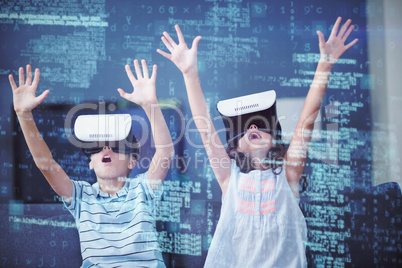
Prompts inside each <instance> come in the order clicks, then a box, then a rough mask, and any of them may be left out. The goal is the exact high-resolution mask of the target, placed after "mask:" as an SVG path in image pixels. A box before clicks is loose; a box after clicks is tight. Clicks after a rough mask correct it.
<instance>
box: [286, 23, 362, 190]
mask: <svg viewBox="0 0 402 268" xmlns="http://www.w3.org/2000/svg"><path fill="white" fill-rule="evenodd" d="M341 21H342V18H341V17H339V18H338V19H337V20H336V22H335V25H334V27H333V29H332V31H331V35H330V36H329V38H328V41H327V42H325V39H324V35H323V34H322V32H320V31H317V35H318V40H319V47H320V54H321V58H320V61H319V62H318V65H317V70H316V72H315V76H314V80H313V83H312V84H311V87H310V90H309V92H308V94H307V97H306V101H305V102H304V106H303V110H302V112H301V115H300V118H299V122H298V123H297V126H296V130H295V132H294V134H293V137H292V140H291V142H290V145H289V149H288V151H287V153H286V156H285V170H286V177H287V180H288V183H289V185H290V187H291V189H292V191H293V193H294V195H295V196H296V197H299V181H300V176H301V174H302V172H303V169H304V164H305V162H306V158H307V153H308V149H309V142H310V141H311V131H312V130H313V128H314V121H315V119H316V118H317V115H318V112H319V110H320V107H321V104H322V101H323V98H324V95H325V91H326V89H327V84H328V80H329V76H330V74H331V69H332V66H333V65H334V64H335V62H336V61H337V60H338V59H339V58H340V57H341V55H342V54H343V53H344V52H345V51H346V50H348V49H349V48H350V47H352V46H353V45H354V44H356V43H357V41H358V39H357V38H356V39H354V40H353V41H352V42H350V43H349V44H347V45H345V41H346V39H347V38H348V36H349V35H350V33H351V32H352V31H353V28H354V26H353V25H350V24H351V22H352V21H351V20H350V19H349V20H347V21H346V23H345V24H344V25H343V26H342V28H341V29H340V30H339V26H340V23H341ZM338 30H339V32H338Z"/></svg>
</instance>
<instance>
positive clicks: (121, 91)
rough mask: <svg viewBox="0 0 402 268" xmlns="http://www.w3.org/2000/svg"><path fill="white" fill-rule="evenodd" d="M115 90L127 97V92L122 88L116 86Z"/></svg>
mask: <svg viewBox="0 0 402 268" xmlns="http://www.w3.org/2000/svg"><path fill="white" fill-rule="evenodd" d="M117 91H118V92H119V94H120V96H121V97H123V98H125V99H127V93H126V92H125V91H124V90H123V89H121V88H118V89H117Z"/></svg>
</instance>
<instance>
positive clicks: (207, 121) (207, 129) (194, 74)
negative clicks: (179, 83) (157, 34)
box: [157, 25, 231, 196]
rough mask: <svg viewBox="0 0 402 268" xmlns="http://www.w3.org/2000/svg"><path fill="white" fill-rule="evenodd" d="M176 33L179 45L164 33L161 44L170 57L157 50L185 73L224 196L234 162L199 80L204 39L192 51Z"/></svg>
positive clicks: (200, 130) (194, 113)
mask: <svg viewBox="0 0 402 268" xmlns="http://www.w3.org/2000/svg"><path fill="white" fill-rule="evenodd" d="M175 29H176V33H177V36H178V39H179V43H178V44H176V42H175V41H174V40H173V39H172V38H171V37H170V35H169V34H168V33H167V32H164V33H163V35H164V36H162V42H163V43H164V44H165V46H166V48H167V49H168V50H169V51H170V54H169V53H166V52H164V51H162V50H160V49H158V50H157V52H158V53H159V54H161V55H162V56H164V57H165V58H167V59H169V60H171V61H172V62H173V63H174V64H175V65H176V66H177V67H178V68H179V69H180V71H181V72H182V73H183V77H184V82H185V84H186V89H187V96H188V100H189V104H190V108H191V113H192V115H193V119H194V122H195V124H196V126H197V129H198V131H199V132H200V134H201V139H202V142H203V144H204V147H205V150H206V152H207V154H208V158H209V160H210V163H211V167H212V170H213V171H214V174H215V176H216V178H217V180H218V183H219V185H220V187H221V189H222V195H223V196H225V193H226V189H227V185H228V182H229V177H230V167H231V161H230V158H229V156H228V155H227V153H226V150H225V148H224V146H223V145H222V141H221V140H220V138H219V136H218V133H217V131H216V130H215V127H214V125H213V123H212V120H211V118H210V115H209V113H208V108H207V104H206V101H205V97H204V94H203V92H202V89H201V84H200V79H199V77H198V69H197V48H198V42H199V41H200V39H201V36H197V37H196V38H195V39H194V40H193V44H192V47H191V49H189V48H188V47H187V45H186V42H185V41H184V37H183V34H182V32H181V30H180V27H179V26H178V25H176V26H175Z"/></svg>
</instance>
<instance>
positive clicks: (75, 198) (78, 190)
mask: <svg viewBox="0 0 402 268" xmlns="http://www.w3.org/2000/svg"><path fill="white" fill-rule="evenodd" d="M71 182H72V183H73V193H72V195H71V204H70V205H69V204H68V203H67V202H65V201H64V200H63V203H64V206H65V207H66V208H67V209H68V211H70V213H71V214H72V215H73V217H74V219H75V221H76V222H78V221H79V215H80V212H81V200H82V191H83V187H85V186H86V185H85V184H88V185H89V186H90V184H89V183H87V182H84V181H74V180H72V181H71Z"/></svg>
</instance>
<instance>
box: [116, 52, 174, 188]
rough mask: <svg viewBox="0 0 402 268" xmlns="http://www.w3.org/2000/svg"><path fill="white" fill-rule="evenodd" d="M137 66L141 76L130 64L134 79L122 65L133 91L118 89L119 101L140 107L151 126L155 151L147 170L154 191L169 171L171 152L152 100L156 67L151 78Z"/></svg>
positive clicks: (171, 147) (144, 63)
mask: <svg viewBox="0 0 402 268" xmlns="http://www.w3.org/2000/svg"><path fill="white" fill-rule="evenodd" d="M141 64H142V73H141V69H140V65H139V63H138V60H135V61H134V68H135V73H136V75H137V78H135V76H134V74H133V73H132V71H131V69H130V66H128V65H126V72H127V76H128V78H129V79H130V81H131V84H132V85H133V87H134V91H133V92H132V93H131V94H129V93H126V92H124V90H123V89H121V88H119V89H118V91H119V93H120V96H122V97H123V98H125V99H127V100H128V101H131V102H134V103H136V104H138V105H140V106H141V107H142V108H143V109H144V111H145V113H146V115H147V117H148V120H149V122H150V124H151V130H152V136H153V139H154V143H155V148H156V150H155V154H154V156H153V158H152V161H151V164H150V166H149V169H148V180H149V183H150V184H151V187H152V188H153V189H154V191H156V190H157V189H158V188H159V187H160V185H161V184H162V182H163V180H164V179H165V177H166V174H167V172H168V170H169V166H170V161H171V160H172V157H173V154H174V148H173V142H172V138H171V136H170V132H169V128H168V127H167V125H166V122H165V118H164V117H163V114H162V111H161V108H160V107H159V103H158V100H157V98H156V88H155V80H156V70H157V67H156V65H154V66H153V70H152V75H151V77H149V74H148V67H147V63H146V62H145V60H142V61H141Z"/></svg>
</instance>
